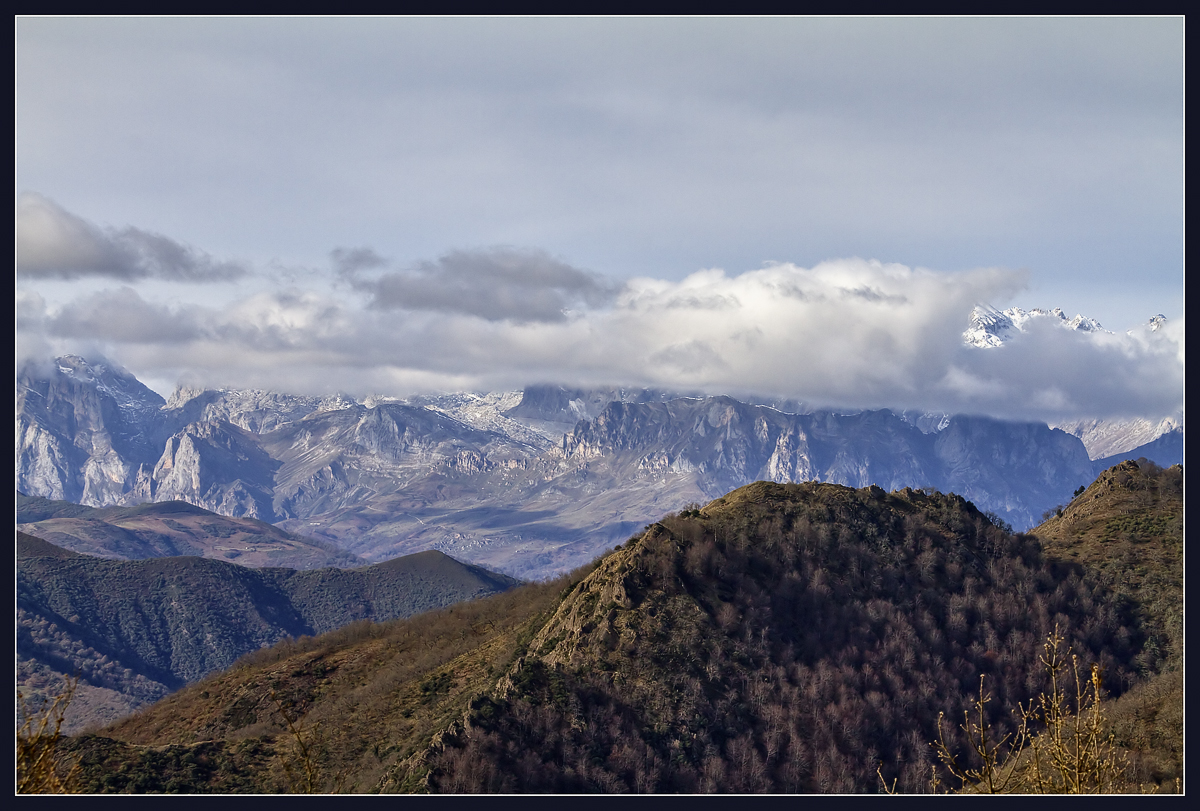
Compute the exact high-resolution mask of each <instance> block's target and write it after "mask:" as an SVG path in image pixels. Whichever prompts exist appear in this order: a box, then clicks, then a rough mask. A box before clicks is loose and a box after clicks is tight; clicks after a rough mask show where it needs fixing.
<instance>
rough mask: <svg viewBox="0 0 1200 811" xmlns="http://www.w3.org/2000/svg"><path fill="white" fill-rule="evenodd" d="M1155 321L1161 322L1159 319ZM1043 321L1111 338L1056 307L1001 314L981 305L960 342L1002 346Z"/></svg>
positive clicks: (1013, 309) (1089, 320)
mask: <svg viewBox="0 0 1200 811" xmlns="http://www.w3.org/2000/svg"><path fill="white" fill-rule="evenodd" d="M1158 317H1159V318H1162V316H1158ZM1043 318H1049V319H1053V321H1054V323H1056V324H1058V325H1059V326H1061V327H1062V328H1064V329H1070V330H1075V331H1077V332H1103V333H1108V334H1109V335H1111V334H1112V332H1111V331H1110V330H1106V329H1105V328H1104V327H1103V326H1101V324H1100V322H1099V321H1097V320H1096V319H1094V318H1088V317H1087V316H1083V315H1076V316H1075V317H1074V318H1067V314H1066V313H1064V312H1063V311H1062V309H1061V308H1059V307H1055V308H1054V309H1053V310H1043V309H1041V308H1039V307H1035V308H1033V309H1032V310H1022V309H1021V308H1020V307H1010V308H1008V309H1007V310H1003V311H1002V310H997V309H996V308H995V307H989V306H988V305H986V304H980V305H979V306H977V307H976V308H975V309H974V310H972V311H971V318H970V321H969V322H968V325H967V329H966V331H965V332H963V342H964V343H966V344H968V345H969V346H977V347H980V348H990V347H997V346H1002V345H1003V344H1004V343H1005V342H1007V341H1008V340H1010V339H1011V338H1012V337H1013V335H1014V334H1015V333H1018V332H1024V331H1025V330H1026V327H1027V325H1028V324H1029V323H1030V322H1031V321H1033V320H1034V319H1043ZM1163 320H1164V321H1165V320H1166V319H1165V318H1164V319H1163ZM1156 328H1157V327H1156Z"/></svg>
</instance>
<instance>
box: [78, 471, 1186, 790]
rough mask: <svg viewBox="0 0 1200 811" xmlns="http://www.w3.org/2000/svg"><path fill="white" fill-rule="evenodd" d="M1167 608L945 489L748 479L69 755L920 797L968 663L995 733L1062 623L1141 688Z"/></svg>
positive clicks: (969, 697)
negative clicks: (494, 590)
mask: <svg viewBox="0 0 1200 811" xmlns="http://www.w3.org/2000/svg"><path fill="white" fill-rule="evenodd" d="M1169 473H1170V475H1171V476H1175V475H1179V476H1181V473H1179V474H1175V473H1171V472H1169ZM1106 475H1107V474H1106ZM1103 481H1104V480H1103V477H1102V482H1103ZM1114 481H1115V482H1116V486H1117V487H1118V488H1121V487H1125V486H1126V483H1124V482H1123V481H1122V480H1121V477H1120V476H1119V475H1118V476H1117V477H1116V478H1115V479H1114ZM1102 482H1101V483H1102ZM1098 484H1100V483H1098ZM1160 498H1161V501H1162V503H1163V504H1170V503H1174V501H1175V500H1177V499H1178V495H1177V491H1176V490H1174V489H1172V488H1171V487H1163V488H1160ZM1077 501H1078V499H1077ZM1065 515H1067V511H1064V516H1065ZM1168 529H1169V527H1168ZM1141 542H1142V543H1144V544H1147V545H1149V546H1148V547H1147V548H1148V549H1149V548H1151V546H1153V545H1156V544H1163V543H1171V542H1172V541H1170V540H1164V539H1163V538H1162V537H1158V536H1154V535H1153V533H1148V534H1146V535H1145V536H1144V537H1143V540H1142V541H1141ZM1047 544H1048V545H1052V542H1051V541H1047ZM1157 616H1159V614H1158V611H1157V609H1147V608H1146V607H1145V606H1144V605H1143V604H1142V603H1141V602H1139V598H1138V594H1137V592H1130V591H1126V592H1125V593H1119V592H1118V591H1115V590H1114V589H1113V587H1112V583H1111V582H1109V581H1107V580H1106V579H1105V574H1104V572H1103V571H1102V570H1097V569H1096V568H1095V567H1092V566H1090V565H1089V564H1088V563H1087V562H1086V561H1082V560H1071V559H1070V555H1069V553H1065V554H1064V552H1063V551H1062V550H1056V551H1055V552H1054V554H1050V552H1048V551H1047V550H1046V549H1044V548H1043V544H1042V542H1041V541H1039V540H1038V538H1037V537H1036V536H1035V535H1013V534H1010V533H1008V532H1006V531H1005V529H1004V528H1003V527H1001V526H997V525H996V523H995V522H993V521H992V520H991V519H990V518H989V517H988V516H986V515H984V514H982V513H980V512H979V511H978V510H977V509H976V508H975V507H974V506H973V505H972V504H971V503H970V502H967V501H965V500H964V499H962V498H960V497H958V496H954V495H943V494H940V493H936V492H933V491H915V490H910V489H905V490H900V491H896V492H892V493H887V492H885V491H883V490H882V489H880V488H877V487H868V488H863V489H858V490H855V489H851V488H846V487H842V486H838V485H829V484H817V483H807V484H790V485H779V484H770V483H763V482H759V483H757V484H753V485H750V486H747V487H743V488H741V489H739V490H736V491H734V492H732V493H730V494H729V495H727V496H725V497H723V498H720V499H717V500H716V501H714V502H712V503H710V504H708V505H707V506H704V507H699V506H696V507H692V508H689V509H687V510H685V511H683V512H682V513H679V514H675V515H671V516H667V517H665V518H663V520H661V521H660V522H657V523H655V524H653V525H651V526H649V527H647V528H646V530H645V531H644V532H642V533H640V534H638V535H637V536H635V537H634V538H632V539H630V541H629V542H628V543H627V544H625V545H624V546H623V547H622V548H619V549H617V550H615V551H613V552H612V553H610V554H609V555H607V556H605V557H604V558H602V559H601V560H600V561H598V562H597V563H596V564H594V565H593V566H590V567H586V568H585V569H582V570H580V571H578V572H576V573H574V574H573V575H571V576H569V577H565V578H562V579H560V580H559V581H557V582H554V583H547V584H540V585H533V586H527V587H523V588H520V589H516V590H513V591H511V592H507V593H505V594H503V595H498V596H495V597H490V598H486V599H484V600H479V601H474V602H471V603H466V604H462V605H460V606H456V607H454V608H451V609H447V610H445V611H442V612H437V613H433V614H427V615H424V616H422V617H420V618H416V619H414V620H409V621H404V622H396V623H387V624H381V625H377V624H360V625H356V626H353V627H351V628H347V629H344V630H342V631H339V632H335V633H334V634H330V635H326V636H323V637H317V638H313V639H309V640H302V641H301V642H298V643H288V644H285V645H278V646H275V647H274V648H271V649H269V650H264V651H262V652H259V653H256V654H254V655H253V656H251V657H248V658H246V659H244V660H243V661H242V662H240V663H239V664H238V665H236V666H235V667H234V668H232V669H231V670H229V671H226V672H225V673H222V674H218V675H214V676H212V677H210V678H208V679H206V680H204V681H203V682H201V683H199V684H196V685H193V686H191V687H189V688H187V689H185V690H182V691H180V692H179V693H177V694H175V695H172V696H170V697H168V698H167V699H166V700H164V701H162V702H160V703H159V704H157V705H155V706H154V707H151V708H149V709H147V710H146V711H145V712H144V713H141V714H139V715H138V716H136V717H133V718H130V719H127V720H126V721H124V722H122V723H120V724H118V725H116V726H114V727H112V728H110V729H108V730H105V731H104V732H103V733H102V735H101V736H89V737H85V738H80V739H76V740H74V741H72V742H71V744H70V747H69V748H70V750H71V751H72V752H73V753H74V755H75V756H77V757H79V758H80V759H81V762H82V765H83V775H84V780H85V783H86V785H87V786H89V787H90V788H91V789H92V790H106V791H123V790H143V791H183V790H187V791H201V792H203V791H212V790H217V791H227V790H257V791H288V790H306V789H316V790H324V791H334V790H339V791H359V792H363V791H365V792H371V791H384V792H394V791H429V792H477V791H493V792H494V791H501V792H595V791H601V792H712V791H716V792H764V791H768V792H864V791H865V792H874V791H878V790H879V789H880V787H881V782H880V779H879V778H880V775H882V776H883V778H884V779H885V780H887V781H888V782H889V783H891V781H893V780H894V781H895V785H896V787H897V788H898V789H899V790H902V791H906V792H917V791H923V790H927V788H928V786H929V777H930V775H931V769H932V768H933V766H934V763H933V753H932V751H931V750H930V747H929V742H930V741H932V740H934V739H935V738H936V737H937V720H938V716H939V714H940V713H945V714H946V715H947V716H949V717H950V718H961V713H962V711H963V710H964V709H967V708H968V707H970V706H971V704H972V703H973V701H974V700H976V699H977V698H978V695H979V685H980V681H979V679H980V676H981V675H985V676H986V678H987V682H986V683H987V689H988V692H989V693H990V696H991V700H990V702H989V703H988V704H987V705H986V707H987V711H988V713H989V714H990V715H989V722H990V723H991V724H992V725H993V731H994V733H995V734H996V735H997V736H1001V735H1003V734H1004V733H1005V732H1006V731H1009V730H1011V729H1012V725H1013V718H1012V716H1011V714H1010V712H1009V709H1010V708H1013V707H1015V706H1016V705H1017V703H1018V702H1025V701H1028V700H1029V699H1030V698H1031V697H1033V696H1035V695H1037V694H1038V693H1040V692H1041V691H1042V690H1044V689H1045V687H1046V674H1045V672H1044V670H1043V668H1042V667H1041V665H1040V663H1039V662H1038V655H1039V654H1040V653H1041V646H1042V642H1043V640H1044V639H1045V638H1046V636H1047V635H1048V634H1049V633H1051V632H1052V631H1053V629H1054V628H1055V627H1056V626H1057V627H1058V628H1059V629H1060V630H1061V631H1062V632H1063V633H1064V635H1065V637H1066V638H1067V640H1068V641H1069V643H1070V645H1071V646H1072V648H1073V650H1074V651H1075V652H1076V653H1077V654H1078V655H1079V656H1080V657H1081V658H1082V660H1083V661H1084V662H1085V663H1096V664H1097V665H1099V667H1100V671H1098V672H1101V673H1102V674H1103V685H1104V688H1105V689H1106V691H1107V692H1108V693H1109V694H1110V695H1111V696H1113V697H1119V696H1134V697H1136V696H1137V695H1138V694H1139V691H1142V692H1144V691H1145V690H1146V689H1147V685H1150V684H1152V683H1153V680H1154V679H1155V678H1156V677H1157V676H1158V674H1160V673H1162V672H1164V671H1165V670H1166V669H1168V668H1169V657H1168V658H1164V657H1162V656H1159V655H1156V654H1154V653H1152V651H1151V650H1150V648H1149V646H1150V645H1151V644H1152V643H1153V640H1154V639H1155V638H1156V637H1155V635H1156V634H1159V633H1160V632H1161V631H1160V629H1161V628H1162V627H1164V626H1163V625H1162V623H1160V622H1159V620H1157V619H1155V617H1157ZM1160 692H1161V691H1160ZM1122 700H1127V699H1122ZM1143 704H1145V702H1143ZM1114 706H1115V705H1114ZM1155 706H1156V707H1158V708H1159V709H1160V710H1162V711H1163V712H1165V713H1166V715H1169V714H1170V712H1171V710H1170V708H1169V707H1166V708H1164V707H1163V705H1162V704H1161V702H1160V704H1156V705H1155ZM1134 715H1136V712H1134ZM1164 717H1165V716H1164ZM1168 726H1169V725H1168ZM1130 729H1131V730H1132V729H1133V727H1131V728H1130ZM947 731H948V732H950V730H949V729H947ZM1134 731H1136V730H1134ZM1168 737H1169V736H1168ZM1165 740H1167V738H1165V737H1163V736H1162V735H1160V736H1159V737H1158V738H1152V737H1146V736H1142V737H1140V738H1139V737H1137V735H1131V736H1129V739H1128V740H1127V741H1125V744H1126V745H1127V746H1129V747H1131V748H1132V749H1133V750H1134V753H1135V755H1137V756H1138V757H1139V758H1141V759H1140V760H1138V761H1137V762H1138V763H1139V764H1140V765H1141V767H1142V768H1143V772H1142V774H1141V775H1140V776H1139V778H1138V779H1141V780H1143V781H1144V782H1148V784H1153V783H1155V782H1164V783H1167V784H1170V781H1171V780H1173V778H1174V776H1175V774H1176V772H1173V771H1172V770H1173V769H1175V770H1177V766H1178V763H1177V761H1174V760H1172V759H1171V757H1170V755H1169V753H1168V755H1167V756H1166V757H1164V758H1158V759H1156V758H1157V753H1154V752H1149V751H1148V749H1149V748H1150V747H1160V748H1161V747H1162V746H1163V741H1165ZM202 742H203V743H202ZM950 743H951V744H952V745H957V746H963V745H964V744H965V742H964V741H962V740H961V739H955V738H954V737H953V734H952V735H951V739H950ZM147 746H149V747H151V748H149V749H147V748H143V747H147ZM201 749H203V758H201V756H200V754H199V753H200V750H201ZM1135 759H1136V758H1135ZM201 761H202V762H203V764H205V765H203V767H201V766H197V765H195V764H197V763H200V762H201ZM189 764H191V765H189ZM302 767H303V768H302ZM877 771H878V773H877ZM301 774H304V775H307V777H306V778H304V780H300V779H299V778H298V775H301Z"/></svg>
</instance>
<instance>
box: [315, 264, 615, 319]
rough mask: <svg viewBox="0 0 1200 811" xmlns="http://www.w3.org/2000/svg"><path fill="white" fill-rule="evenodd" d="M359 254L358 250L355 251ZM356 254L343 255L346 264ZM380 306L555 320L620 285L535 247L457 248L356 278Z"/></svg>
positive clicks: (602, 299) (607, 297)
mask: <svg viewBox="0 0 1200 811" xmlns="http://www.w3.org/2000/svg"><path fill="white" fill-rule="evenodd" d="M355 253H357V252H355ZM352 260H353V257H351V256H346V257H339V256H337V255H335V261H340V263H341V265H342V267H343V268H345V267H347V266H348V265H349V263H350V261H352ZM354 284H355V286H357V287H359V288H360V289H364V290H367V291H369V292H370V293H371V294H372V300H371V306H372V307H374V308H378V309H385V310H391V309H402V310H432V311H436V312H444V313H458V314H462V315H472V316H476V317H478V318H483V319H485V320H488V321H515V322H519V323H530V322H542V323H551V322H557V321H563V320H565V319H566V318H567V311H569V310H574V309H581V308H590V307H597V306H601V305H603V304H605V303H607V302H609V301H611V300H612V298H613V296H614V295H615V293H616V288H615V287H614V286H613V285H611V284H610V283H608V282H606V281H605V280H604V279H602V278H601V277H599V276H597V275H595V274H592V273H588V272H586V271H582V270H579V269H577V268H574V267H571V266H570V265H568V264H566V263H564V262H560V261H559V260H557V259H554V258H553V257H551V256H550V255H549V254H547V253H545V252H543V251H537V250H522V249H516V248H492V249H489V250H477V251H453V252H451V253H448V254H446V255H445V256H443V257H442V258H440V259H438V260H437V261H436V262H422V263H421V264H419V265H417V266H416V267H415V268H414V269H412V270H410V271H400V272H393V273H386V274H384V275H382V276H380V277H378V278H377V279H373V280H365V279H355V280H354Z"/></svg>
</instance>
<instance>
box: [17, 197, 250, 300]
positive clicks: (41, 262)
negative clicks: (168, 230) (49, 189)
mask: <svg viewBox="0 0 1200 811" xmlns="http://www.w3.org/2000/svg"><path fill="white" fill-rule="evenodd" d="M245 274H246V269H245V268H244V267H242V266H241V265H238V264H236V263H233V262H220V261H218V260H216V259H214V258H213V257H212V256H209V255H208V254H207V253H204V252H203V251H200V250H197V249H195V248H192V247H190V246H188V245H184V244H182V243H179V242H176V241H175V240H173V239H170V238H169V237H165V236H163V235H162V234H155V233H151V232H149V231H143V230H141V229H140V228H132V227H130V228H123V229H120V230H117V229H111V228H109V229H101V228H99V227H97V226H95V225H93V224H92V223H90V222H88V221H87V220H85V219H83V218H82V217H78V216H76V215H75V214H72V213H71V212H69V211H67V210H65V209H63V208H62V207H61V206H59V205H58V204H57V203H55V202H54V201H53V200H49V199H47V198H45V197H42V196H41V195H38V194H33V193H29V192H26V193H25V194H22V195H21V196H20V198H19V199H18V200H17V214H16V275H17V277H18V278H22V277H24V278H27V279H35V280H36V279H79V278H84V277H89V276H100V277H108V278H112V279H119V280H122V281H129V282H132V281H137V280H140V279H162V280H166V281H177V282H217V281H229V280H231V279H236V278H238V277H240V276H244V275H245Z"/></svg>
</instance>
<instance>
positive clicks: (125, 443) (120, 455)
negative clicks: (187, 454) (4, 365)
mask: <svg viewBox="0 0 1200 811" xmlns="http://www.w3.org/2000/svg"><path fill="white" fill-rule="evenodd" d="M16 396H17V403H16V405H17V407H16V412H17V413H16V417H17V454H16V479H17V489H18V490H21V491H22V492H27V493H36V494H38V495H45V496H46V497H48V498H59V499H66V500H69V501H75V502H78V503H81V504H89V505H94V506H101V505H106V504H117V503H121V501H122V499H123V498H124V496H125V494H126V493H127V492H128V491H129V490H130V489H131V488H132V485H133V483H134V482H135V480H136V478H137V474H138V470H139V467H140V466H141V465H142V464H144V463H145V462H147V461H150V460H151V459H152V458H153V455H154V448H155V446H156V445H158V443H159V441H160V439H159V438H160V437H161V436H162V435H163V433H164V428H165V423H164V421H163V420H162V418H161V416H160V409H161V406H162V405H163V399H162V397H160V396H159V395H158V394H156V393H155V392H153V391H151V390H150V389H148V388H146V387H145V386H143V385H142V384H141V383H140V382H138V380H137V379H136V378H135V377H133V376H132V375H130V374H129V373H128V372H126V371H125V370H123V369H121V368H120V367H118V366H115V365H114V364H110V363H108V362H106V361H98V362H88V361H85V360H84V359H83V358H79V357H76V356H73V355H68V356H66V357H62V358H59V359H58V361H57V365H56V366H55V368H53V369H50V370H39V369H36V368H35V367H32V366H27V367H25V368H24V369H22V370H21V371H20V372H18V374H17V380H16Z"/></svg>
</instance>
